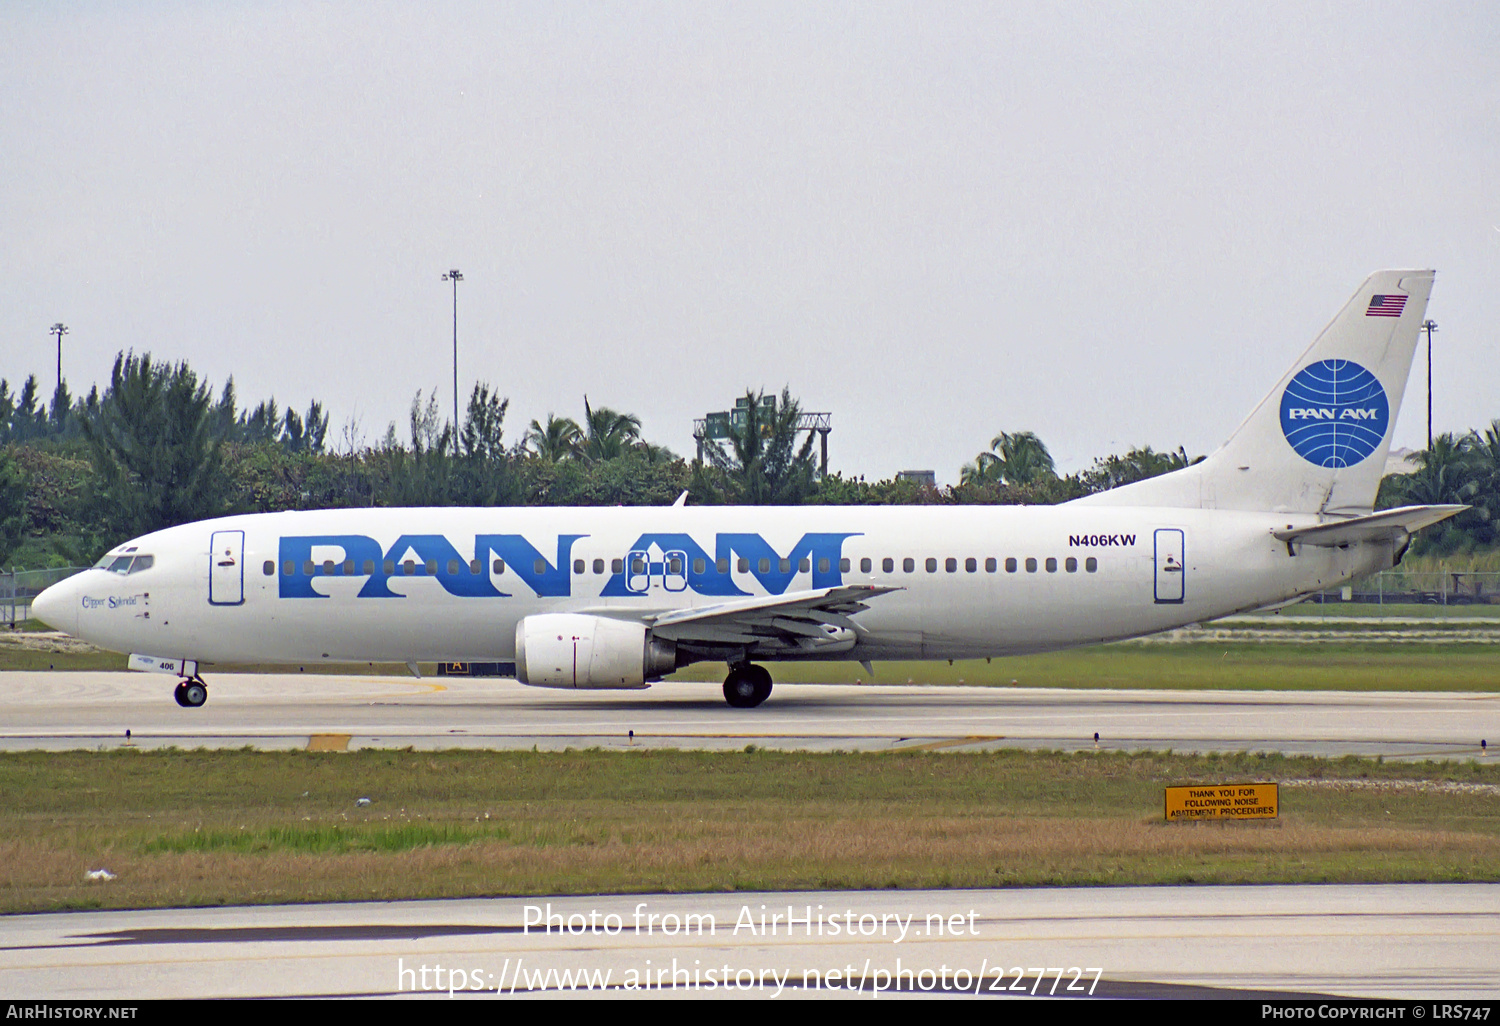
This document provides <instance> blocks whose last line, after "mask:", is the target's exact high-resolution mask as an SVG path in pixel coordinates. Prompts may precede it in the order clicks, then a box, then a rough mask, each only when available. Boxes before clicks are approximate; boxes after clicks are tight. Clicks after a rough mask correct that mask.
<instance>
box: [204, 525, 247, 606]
mask: <svg viewBox="0 0 1500 1026" xmlns="http://www.w3.org/2000/svg"><path fill="white" fill-rule="evenodd" d="M244 601H245V532H244V531H215V532H214V533H213V537H212V538H211V539H210V540H209V552H208V604H209V605H211V606H238V605H240V604H242V603H243V602H244Z"/></svg>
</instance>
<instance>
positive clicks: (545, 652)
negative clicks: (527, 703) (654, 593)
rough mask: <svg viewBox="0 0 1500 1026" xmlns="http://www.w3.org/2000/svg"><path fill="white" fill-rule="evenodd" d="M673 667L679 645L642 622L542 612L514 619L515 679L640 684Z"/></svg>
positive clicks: (537, 683) (546, 684)
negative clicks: (518, 621)
mask: <svg viewBox="0 0 1500 1026" xmlns="http://www.w3.org/2000/svg"><path fill="white" fill-rule="evenodd" d="M675 669H677V645H676V643H675V642H672V641H667V640H665V639H663V638H656V637H652V636H651V634H650V632H649V631H647V630H646V625H645V624H643V623H637V622H632V621H629V620H611V619H610V618H609V617H607V616H585V615H583V614H581V613H540V614H538V615H536V616H528V617H526V618H525V619H523V620H522V621H521V622H520V623H518V624H516V680H518V681H520V682H521V683H522V684H530V685H531V686H532V687H538V688H644V687H649V686H650V685H649V682H651V681H657V680H660V679H661V678H662V677H663V676H665V675H666V674H668V673H671V672H672V671H673V670H675Z"/></svg>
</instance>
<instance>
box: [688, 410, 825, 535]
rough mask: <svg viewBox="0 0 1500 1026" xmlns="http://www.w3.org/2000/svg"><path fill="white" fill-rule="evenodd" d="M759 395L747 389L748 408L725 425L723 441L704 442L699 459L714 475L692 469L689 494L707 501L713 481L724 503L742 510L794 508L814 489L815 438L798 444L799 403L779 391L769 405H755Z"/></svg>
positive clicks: (813, 434)
mask: <svg viewBox="0 0 1500 1026" xmlns="http://www.w3.org/2000/svg"><path fill="white" fill-rule="evenodd" d="M764 395H765V393H764V392H761V393H758V394H757V393H754V392H749V391H747V392H746V393H745V398H746V400H747V401H748V403H749V405H748V407H747V408H746V409H745V415H744V417H743V418H742V419H738V420H737V421H731V423H730V433H729V437H728V438H727V439H723V440H722V441H721V440H716V439H705V440H704V443H703V455H704V457H705V458H706V461H707V463H708V464H709V466H711V467H712V468H713V470H715V471H718V474H717V475H711V474H708V473H706V472H704V471H701V470H698V471H696V472H695V473H694V476H693V489H692V490H693V492H694V494H695V495H698V496H700V497H703V498H707V501H710V502H712V501H713V498H708V497H707V496H705V492H707V491H709V490H710V489H712V488H713V487H714V479H715V478H716V477H717V478H718V479H719V480H721V481H722V482H723V484H722V488H723V493H722V495H723V499H724V500H725V501H728V502H733V503H739V504H743V505H748V506H795V505H798V504H800V503H802V502H803V501H805V500H806V499H807V498H808V497H809V496H811V495H812V494H813V493H814V492H815V491H816V487H817V485H816V481H815V475H816V457H815V454H814V453H813V442H814V441H815V440H816V437H817V436H816V434H815V433H814V432H811V431H809V432H807V437H806V438H805V439H804V440H803V441H802V444H801V445H800V446H798V444H797V434H798V431H797V422H798V420H800V419H801V416H802V408H801V406H800V404H799V403H798V402H797V400H795V399H793V398H792V393H791V389H789V388H783V389H782V390H781V397H780V399H779V400H778V401H777V402H776V404H775V405H774V406H769V404H768V405H767V406H762V405H761V403H762V399H763V397H764Z"/></svg>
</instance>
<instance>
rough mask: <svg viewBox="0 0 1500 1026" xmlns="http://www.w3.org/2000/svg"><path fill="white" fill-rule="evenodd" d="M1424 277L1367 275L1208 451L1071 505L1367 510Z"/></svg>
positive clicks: (1411, 346) (1428, 277)
mask: <svg viewBox="0 0 1500 1026" xmlns="http://www.w3.org/2000/svg"><path fill="white" fill-rule="evenodd" d="M1432 279H1433V272H1432V271H1422V270H1410V271H1377V272H1376V273H1375V274H1372V275H1370V277H1368V278H1367V279H1365V282H1364V284H1363V285H1361V286H1360V287H1359V289H1358V291H1356V292H1355V293H1354V296H1353V298H1351V299H1350V300H1349V302H1348V303H1347V304H1345V306H1344V308H1343V309H1342V310H1341V311H1339V314H1338V316H1337V317H1335V318H1334V319H1333V321H1332V322H1330V323H1329V325H1328V326H1327V327H1326V328H1324V329H1323V331H1322V332H1321V333H1320V334H1319V335H1318V337H1317V338H1316V339H1314V340H1313V343H1312V345H1311V346H1309V347H1308V349H1307V351H1306V352H1304V353H1303V354H1302V355H1301V356H1300V357H1299V358H1298V359H1297V362H1296V363H1294V364H1293V365H1292V366H1291V369H1289V370H1288V371H1287V372H1286V374H1285V375H1283V376H1282V378H1281V380H1280V381H1279V382H1277V384H1276V387H1275V388H1273V389H1272V390H1271V392H1270V394H1269V395H1267V396H1266V397H1265V398H1264V399H1262V400H1261V401H1260V404H1259V405H1257V406H1256V407H1255V409H1254V410H1253V411H1252V412H1251V414H1250V416H1249V417H1247V418H1246V419H1245V421H1244V423H1242V424H1241V425H1240V426H1239V428H1238V429H1237V430H1236V431H1235V432H1234V434H1233V435H1231V436H1230V437H1229V441H1227V442H1225V443H1224V445H1223V446H1222V447H1220V448H1219V450H1218V451H1216V452H1215V453H1214V454H1213V455H1211V456H1209V457H1208V459H1206V460H1204V461H1203V462H1201V463H1198V464H1195V465H1194V466H1191V467H1187V468H1185V469H1183V470H1178V471H1174V472H1173V473H1170V474H1164V475H1162V476H1161V477H1154V478H1149V479H1147V480H1145V481H1137V482H1136V483H1134V484H1129V485H1125V486H1123V487H1120V488H1115V489H1112V490H1111V491H1107V492H1100V493H1098V494H1096V495H1089V496H1086V497H1084V498H1082V499H1077V500H1075V501H1076V502H1077V503H1079V504H1087V505H1101V506H1167V507H1179V508H1181V507H1197V508H1204V509H1239V510H1264V511H1267V512H1286V513H1329V514H1335V515H1357V514H1362V513H1368V512H1369V511H1370V510H1371V509H1372V508H1373V507H1374V504H1375V493H1376V491H1377V490H1378V489H1379V487H1380V479H1381V476H1382V475H1383V474H1384V473H1385V461H1386V455H1387V454H1388V453H1389V451H1390V447H1391V432H1392V430H1393V429H1394V428H1395V425H1396V414H1397V412H1399V410H1400V409H1401V397H1402V394H1403V393H1404V392H1405V391H1406V379H1407V376H1408V375H1409V374H1410V372H1411V362H1412V356H1413V354H1414V353H1415V351H1416V346H1417V336H1418V334H1419V333H1420V329H1421V324H1422V318H1423V316H1424V315H1425V314H1426V312H1427V297H1428V294H1429V293H1430V292H1431V291H1432Z"/></svg>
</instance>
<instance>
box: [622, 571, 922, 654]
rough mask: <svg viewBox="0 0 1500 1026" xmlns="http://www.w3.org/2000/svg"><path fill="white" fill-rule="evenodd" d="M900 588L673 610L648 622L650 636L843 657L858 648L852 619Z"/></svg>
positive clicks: (850, 589) (825, 591) (856, 587)
mask: <svg viewBox="0 0 1500 1026" xmlns="http://www.w3.org/2000/svg"><path fill="white" fill-rule="evenodd" d="M900 590H901V589H900V588H882V587H877V586H875V585H870V584H847V585H841V586H839V587H836V588H818V589H815V590H813V591H798V592H792V593H791V594H787V595H768V596H764V597H759V598H747V599H739V600H735V601H732V602H719V603H715V604H714V605H711V606H696V607H694V608H691V609H674V610H671V611H669V612H666V613H662V614H660V615H658V616H657V617H655V618H654V619H652V620H650V621H648V624H647V625H648V626H649V627H650V628H651V633H652V634H653V635H655V636H656V637H659V638H666V639H669V640H671V641H676V642H678V643H679V644H688V645H704V646H746V647H753V648H755V649H756V650H757V651H761V652H765V651H767V650H776V651H778V652H785V651H806V652H809V653H811V652H814V651H816V652H838V651H844V650H847V649H850V648H853V647H854V643H855V642H856V641H857V640H858V637H859V634H860V633H861V628H860V626H859V624H857V623H855V622H854V620H852V619H851V617H852V616H853V615H854V614H855V613H859V612H862V611H863V610H866V609H869V608H870V607H869V606H868V605H867V604H866V603H867V602H868V600H870V599H873V598H878V597H879V596H881V595H885V594H887V593H889V592H893V591H900Z"/></svg>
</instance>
